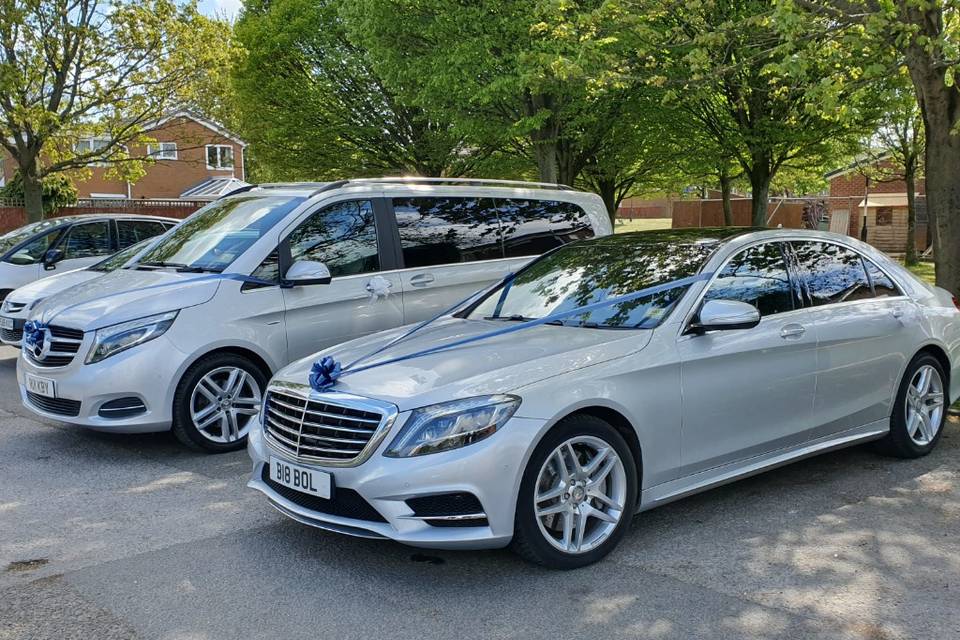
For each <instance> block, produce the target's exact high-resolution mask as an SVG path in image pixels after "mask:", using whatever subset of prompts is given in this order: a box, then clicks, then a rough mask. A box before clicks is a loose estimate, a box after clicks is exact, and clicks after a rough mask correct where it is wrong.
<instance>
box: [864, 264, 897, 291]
mask: <svg viewBox="0 0 960 640" xmlns="http://www.w3.org/2000/svg"><path fill="white" fill-rule="evenodd" d="M863 262H864V264H866V265H867V273H868V274H869V275H870V282H871V283H872V284H873V293H874V295H876V296H877V297H878V298H883V297H885V296H899V295H900V290H899V289H897V285H895V284H893V280H891V279H890V278H889V277H887V274H885V273H884V272H883V271H881V270H880V267H878V266H877V265H875V264H873V263H872V262H870V261H869V260H864V261H863Z"/></svg>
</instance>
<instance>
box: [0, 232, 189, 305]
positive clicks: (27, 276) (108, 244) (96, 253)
mask: <svg viewBox="0 0 960 640" xmlns="http://www.w3.org/2000/svg"><path fill="white" fill-rule="evenodd" d="M178 222H180V221H179V220H175V219H173V218H160V217H157V216H139V215H130V214H120V213H116V214H113V213H111V214H106V213H104V214H91V215H83V216H63V217H61V218H47V219H46V220H41V221H40V222H33V223H30V224H27V225H24V226H22V227H20V228H18V229H14V230H13V231H10V232H8V233H6V234H4V235H2V236H0V301H2V300H3V298H4V297H6V295H7V294H8V293H10V292H11V291H13V290H14V289H17V288H19V287H22V286H23V285H25V284H29V283H31V282H33V281H34V280H39V279H41V278H46V277H48V276H53V275H56V274H58V273H63V272H65V271H72V270H73V269H79V268H81V267H87V266H89V265H91V264H93V263H95V262H99V261H100V260H102V259H103V258H105V257H106V256H109V255H111V254H113V253H116V252H117V251H119V250H120V249H126V248H127V247H129V246H130V245H132V244H134V243H137V242H140V241H141V240H144V239H146V238H152V237H154V236H158V235H160V234H161V233H164V232H165V231H167V230H168V229H170V228H171V227H173V226H174V225H176V224H177V223H178Z"/></svg>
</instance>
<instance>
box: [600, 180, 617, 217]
mask: <svg viewBox="0 0 960 640" xmlns="http://www.w3.org/2000/svg"><path fill="white" fill-rule="evenodd" d="M596 183H597V193H599V194H600V198H601V199H602V200H603V205H604V206H605V207H606V208H607V215H608V216H610V224H612V225H616V224H617V209H618V208H619V205H620V203H619V202H617V181H616V180H614V179H612V178H610V179H607V178H597V181H596Z"/></svg>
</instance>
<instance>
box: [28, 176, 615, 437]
mask: <svg viewBox="0 0 960 640" xmlns="http://www.w3.org/2000/svg"><path fill="white" fill-rule="evenodd" d="M610 231H611V225H610V221H609V218H608V216H607V214H606V210H605V208H604V206H603V202H602V200H601V199H600V197H599V196H597V195H595V194H590V193H583V192H580V191H574V190H572V189H569V188H566V187H561V186H557V185H542V184H533V183H515V182H501V181H472V180H446V179H434V180H431V179H368V180H351V181H343V182H337V183H329V184H293V185H266V186H260V187H252V188H245V189H243V190H242V191H241V192H237V193H235V194H233V195H230V196H228V197H225V198H223V199H220V200H218V201H216V202H213V203H211V204H210V205H208V206H206V207H204V208H203V209H201V210H200V211H198V212H196V213H195V214H193V215H192V216H190V217H189V218H187V219H186V220H185V221H184V222H183V223H182V224H180V225H179V226H177V227H176V228H175V229H173V230H172V231H171V232H170V233H168V234H166V235H165V236H164V237H163V238H162V239H161V240H160V241H159V242H158V243H157V244H156V245H154V246H153V247H151V248H150V249H149V250H148V251H147V252H146V253H144V254H143V255H141V256H140V258H139V260H138V261H137V263H136V264H135V265H132V266H130V267H128V268H124V269H118V270H116V271H114V272H112V273H108V274H105V275H104V276H103V277H101V278H97V279H96V280H92V281H89V282H86V283H82V284H80V285H77V286H75V287H72V288H71V289H70V290H69V291H67V292H64V293H61V294H58V295H54V296H50V297H49V298H47V299H45V300H44V301H43V302H41V303H40V304H39V305H37V307H36V308H35V309H34V310H33V311H32V312H31V314H30V320H31V322H30V323H29V324H28V325H26V326H28V327H29V328H30V331H29V333H25V335H24V346H23V349H22V352H21V356H20V358H19V359H18V364H17V379H18V382H19V384H20V391H21V397H22V400H23V403H24V405H25V406H26V407H27V408H28V409H30V410H31V411H34V412H36V413H37V414H39V415H42V416H46V417H48V418H55V419H59V420H62V421H66V422H70V423H73V424H77V425H81V426H85V427H90V428H93V429H101V430H108V431H116V432H145V431H160V430H168V429H171V426H172V429H173V431H174V433H175V434H176V435H177V437H178V438H180V439H181V440H182V441H183V442H184V443H186V444H188V445H190V446H193V447H196V448H201V449H203V450H206V451H211V452H216V451H225V450H230V449H236V448H239V447H242V446H243V444H244V442H245V439H246V435H247V432H248V431H249V429H250V427H251V425H254V424H256V417H255V416H256V414H257V413H258V412H259V409H260V402H261V398H262V395H263V391H264V389H265V387H266V383H267V380H268V379H269V378H270V376H271V375H272V374H273V373H274V372H275V371H277V370H278V369H280V367H282V366H284V365H286V364H287V363H288V362H291V361H292V360H295V359H297V358H302V357H303V356H305V355H307V354H309V353H313V352H315V351H317V350H318V349H321V348H323V347H325V346H329V345H333V344H337V343H339V342H343V341H345V340H349V339H352V338H356V337H359V336H363V335H367V334H370V333H374V332H376V331H381V330H384V329H389V328H392V327H396V326H399V325H403V324H406V323H411V322H416V321H420V320H424V319H426V318H428V317H430V316H431V315H434V314H436V313H439V312H440V311H442V310H444V309H445V308H447V307H449V306H450V305H451V304H453V303H455V302H456V301H457V300H459V299H461V298H463V297H464V296H465V295H467V294H468V293H470V292H473V291H475V290H477V289H480V288H482V287H484V286H487V285H488V284H490V283H492V282H495V281H497V280H499V279H500V278H502V277H503V276H504V275H505V274H506V273H508V272H509V271H511V270H513V269H517V268H519V267H520V266H522V265H523V264H525V263H526V262H528V261H529V260H530V258H531V257H532V256H536V255H539V254H541V253H543V252H544V251H547V250H549V249H552V248H554V247H557V246H560V245H563V244H564V243H566V242H568V241H571V240H577V239H581V238H588V237H593V236H596V235H606V234H609V233H610Z"/></svg>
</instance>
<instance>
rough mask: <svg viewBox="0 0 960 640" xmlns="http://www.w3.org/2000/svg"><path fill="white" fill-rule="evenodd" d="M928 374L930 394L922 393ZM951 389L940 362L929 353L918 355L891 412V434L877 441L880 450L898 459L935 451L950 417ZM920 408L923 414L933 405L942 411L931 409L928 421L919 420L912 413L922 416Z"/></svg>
mask: <svg viewBox="0 0 960 640" xmlns="http://www.w3.org/2000/svg"><path fill="white" fill-rule="evenodd" d="M924 373H927V374H928V375H929V378H928V379H929V383H928V385H929V386H928V388H927V392H926V395H924V394H921V393H918V386H919V385H922V384H923V380H922V377H921V376H922V375H923V374H924ZM948 390H949V385H948V379H947V376H946V374H945V373H944V371H943V365H941V364H940V361H939V360H937V359H936V358H935V357H933V356H932V355H930V354H927V353H921V354H919V355H917V356H916V357H915V358H914V359H913V360H911V361H910V364H908V365H907V369H906V371H905V372H904V374H903V379H902V380H901V381H900V387H899V388H898V389H897V397H896V398H895V399H894V402H893V411H892V413H891V414H890V433H888V434H887V435H886V436H885V437H884V438H883V439H882V440H879V441H877V449H878V450H879V451H880V452H881V453H883V454H886V455H889V456H894V457H897V458H919V457H921V456H925V455H927V454H928V453H930V452H931V451H933V448H934V447H936V446H937V443H938V442H939V441H940V436H941V435H942V434H943V424H944V422H945V421H946V418H947V409H948V408H949V406H948V404H947V399H948V395H949V393H948ZM937 394H939V397H940V402H939V405H938V404H937V403H936V397H937ZM908 396H909V398H908ZM918 407H919V408H922V411H921V412H920V413H921V414H923V415H928V409H929V408H934V407H936V408H938V410H933V411H929V415H928V417H927V419H926V420H923V419H919V421H917V420H914V419H912V416H914V415H918V416H919V415H920V414H918V413H917V409H918ZM931 430H932V433H930V431H931Z"/></svg>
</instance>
